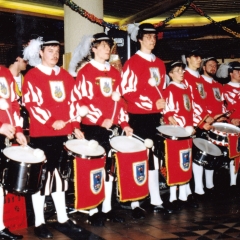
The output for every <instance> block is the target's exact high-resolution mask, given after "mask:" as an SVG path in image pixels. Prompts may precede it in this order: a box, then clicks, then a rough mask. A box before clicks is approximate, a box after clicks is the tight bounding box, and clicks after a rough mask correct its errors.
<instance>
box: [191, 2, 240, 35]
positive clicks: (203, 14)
mask: <svg viewBox="0 0 240 240" xmlns="http://www.w3.org/2000/svg"><path fill="white" fill-rule="evenodd" d="M190 6H191V8H193V9H194V10H195V11H196V12H197V13H198V14H199V15H201V16H204V17H206V18H207V19H208V20H209V21H210V22H211V23H214V24H217V25H218V26H220V27H221V28H222V29H223V30H224V31H226V32H228V33H230V34H232V35H233V36H235V37H238V38H240V34H239V33H237V32H235V31H232V30H231V29H229V28H227V27H225V26H222V25H221V24H220V23H218V22H216V21H214V20H213V19H212V18H211V17H210V16H208V15H207V14H206V13H204V12H203V11H202V9H200V8H198V7H197V6H196V5H195V4H194V3H191V4H190Z"/></svg>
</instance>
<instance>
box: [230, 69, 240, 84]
mask: <svg viewBox="0 0 240 240" xmlns="http://www.w3.org/2000/svg"><path fill="white" fill-rule="evenodd" d="M230 76H231V81H232V82H238V83H240V70H233V72H232V73H230Z"/></svg>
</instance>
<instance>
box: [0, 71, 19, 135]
mask: <svg viewBox="0 0 240 240" xmlns="http://www.w3.org/2000/svg"><path fill="white" fill-rule="evenodd" d="M14 87H15V80H14V78H13V76H12V74H11V72H10V71H9V70H8V69H7V68H5V67H3V66H0V99H1V103H0V108H1V104H2V102H3V101H4V105H6V104H7V105H8V108H7V109H0V127H1V126H2V124H3V123H9V124H11V125H13V126H15V127H16V132H22V123H23V122H22V118H21V117H20V112H19V110H20V107H19V104H18V102H17V98H18V96H17V94H16V92H15V89H14ZM2 107H3V105H2Z"/></svg>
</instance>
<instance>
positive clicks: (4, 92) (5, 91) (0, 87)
mask: <svg viewBox="0 0 240 240" xmlns="http://www.w3.org/2000/svg"><path fill="white" fill-rule="evenodd" d="M0 96H1V97H2V98H9V96H10V92H9V86H8V82H7V80H6V78H4V77H0Z"/></svg>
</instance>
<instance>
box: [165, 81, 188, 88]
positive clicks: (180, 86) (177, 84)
mask: <svg viewBox="0 0 240 240" xmlns="http://www.w3.org/2000/svg"><path fill="white" fill-rule="evenodd" d="M170 84H173V85H175V86H177V87H179V88H181V89H186V88H187V86H186V85H185V84H184V83H177V82H174V81H171V82H170V83H169V85H170ZM169 85H168V86H169Z"/></svg>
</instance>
